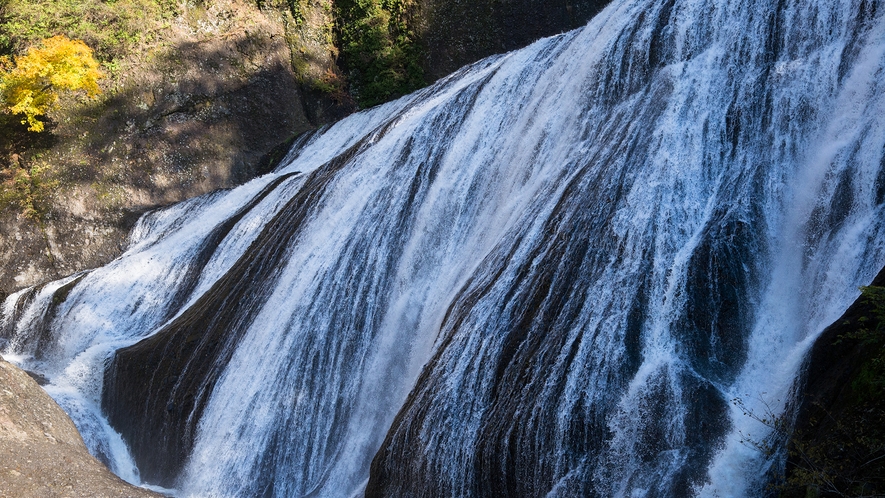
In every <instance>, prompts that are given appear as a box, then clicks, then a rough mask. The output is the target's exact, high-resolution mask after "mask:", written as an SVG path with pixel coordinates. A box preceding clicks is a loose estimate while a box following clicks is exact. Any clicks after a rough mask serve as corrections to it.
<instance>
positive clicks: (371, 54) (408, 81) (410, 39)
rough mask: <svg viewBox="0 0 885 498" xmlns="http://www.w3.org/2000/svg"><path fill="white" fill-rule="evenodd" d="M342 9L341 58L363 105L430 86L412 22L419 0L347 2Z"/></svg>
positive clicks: (339, 15) (339, 5)
mask: <svg viewBox="0 0 885 498" xmlns="http://www.w3.org/2000/svg"><path fill="white" fill-rule="evenodd" d="M336 7H337V10H338V12H337V20H338V25H337V32H338V38H339V47H340V59H339V62H340V63H341V65H342V67H343V68H344V70H345V72H346V73H347V75H348V77H349V80H350V83H351V93H352V94H353V96H354V97H355V99H356V100H357V102H359V104H360V105H361V106H363V107H368V106H372V105H376V104H379V103H382V102H385V101H388V100H391V99H393V98H396V97H398V96H401V95H405V94H406V93H409V92H411V91H413V90H416V89H418V88H421V87H423V86H425V85H426V81H425V80H424V71H423V69H422V65H421V61H422V58H423V50H422V48H421V46H420V44H419V42H418V37H417V35H416V33H415V32H414V30H413V29H412V26H410V16H411V14H412V12H413V10H414V9H416V8H417V6H416V4H415V2H414V0H341V1H339V2H337V3H336Z"/></svg>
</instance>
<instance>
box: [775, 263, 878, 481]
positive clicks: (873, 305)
mask: <svg viewBox="0 0 885 498" xmlns="http://www.w3.org/2000/svg"><path fill="white" fill-rule="evenodd" d="M871 285H872V286H876V287H885V268H883V269H882V271H880V272H879V274H878V276H876V278H875V279H874V280H873V282H872V284H871ZM882 297H885V294H882V295H880V296H879V299H881V298H882ZM883 307H885V302H881V301H879V302H877V301H876V298H873V297H872V296H871V295H862V296H861V297H860V298H858V299H857V301H855V302H854V304H852V305H851V306H850V307H849V308H848V310H846V311H845V313H844V314H843V315H842V316H841V317H840V318H839V319H838V320H836V321H835V322H834V323H833V324H832V325H830V326H829V327H827V328H826V330H824V331H823V332H822V333H821V335H820V337H818V339H817V340H816V341H815V344H814V346H813V347H812V349H811V351H810V353H809V355H808V359H807V367H806V370H805V372H804V375H803V378H802V379H800V381H799V383H798V386H799V388H798V390H797V391H798V396H797V412H796V422H795V429H794V432H793V435H792V437H791V439H790V442H789V448H790V456H789V458H788V461H787V469H786V482H785V483H783V486H784V487H785V489H784V492H783V493H782V496H785V497H794V496H795V497H797V498H798V497H803V496H860V495H865V496H883V495H882V493H885V382H883V381H885V365H883V364H882V363H883V358H885V337H883V335H885V320H883V317H882V313H883ZM877 308H878V309H877ZM806 488H808V489H806ZM818 493H819V494H818Z"/></svg>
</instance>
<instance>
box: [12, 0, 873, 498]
mask: <svg viewBox="0 0 885 498" xmlns="http://www.w3.org/2000/svg"><path fill="white" fill-rule="evenodd" d="M778 4H779V3H778V2H774V1H761V0H757V1H750V0H743V1H730V2H714V1H702V0H686V1H675V2H666V1H655V0H624V1H616V2H614V3H613V4H612V5H611V6H609V8H607V9H606V10H605V11H603V12H602V13H601V14H600V15H599V16H597V17H596V18H595V19H594V20H593V21H591V23H590V24H589V25H588V26H587V27H586V28H584V29H582V30H578V31H575V32H571V33H567V34H564V35H561V36H558V37H554V38H550V39H545V40H541V41H539V42H538V43H536V44H534V45H532V46H531V47H528V48H526V49H523V50H521V51H517V52H513V53H510V54H507V55H504V56H499V57H494V58H491V59H488V60H486V61H482V62H480V63H478V64H476V65H474V66H472V67H469V68H466V69H464V70H462V71H461V72H459V73H458V74H456V75H453V76H452V77H449V78H447V79H446V80H445V81H441V82H439V83H437V84H436V85H434V86H433V87H431V88H429V89H425V90H423V91H420V92H418V93H416V94H414V95H411V96H408V97H405V98H403V99H400V100H399V101H396V102H393V103H390V104H386V105H384V106H381V107H378V108H375V109H372V110H369V111H366V112H362V113H359V114H357V115H355V116H352V117H350V118H348V119H346V120H344V121H342V122H340V123H338V124H336V125H334V126H332V127H330V128H328V129H326V130H323V131H322V132H320V133H318V134H316V135H314V136H312V137H310V139H309V140H308V141H306V143H302V144H299V148H298V149H297V150H295V151H293V153H292V154H290V157H289V161H288V162H287V163H286V164H284V165H283V166H282V167H281V168H280V169H279V170H278V171H276V172H275V173H273V174H271V175H268V176H265V177H262V178H259V179H256V180H253V181H252V182H250V183H248V184H246V185H244V186H242V187H240V188H238V189H235V190H232V191H228V192H218V193H215V194H211V195H208V196H204V197H202V198H199V199H194V200H191V201H188V202H186V203H182V204H180V205H177V206H174V207H171V208H168V209H166V210H162V211H159V212H156V213H152V214H150V215H148V216H147V217H145V218H144V219H142V220H141V222H140V224H139V226H138V227H137V228H136V229H135V232H134V233H133V236H132V239H133V242H132V245H131V247H130V249H129V250H128V251H127V252H126V253H125V254H124V255H123V256H122V257H121V258H119V259H118V260H116V261H114V262H112V263H111V264H109V265H108V266H106V267H104V268H100V269H97V270H94V271H92V272H90V273H88V274H85V275H83V276H82V280H79V281H78V282H76V284H75V285H74V287H73V289H72V290H71V291H70V294H69V295H68V296H67V298H66V299H64V300H63V302H61V303H60V304H59V305H58V307H57V308H56V309H55V311H54V315H52V316H44V314H45V310H47V309H50V306H49V303H50V302H51V301H52V299H53V295H54V294H55V293H56V291H57V290H58V289H59V288H61V287H62V286H64V285H65V284H69V283H71V282H73V281H74V279H73V278H69V279H66V280H64V281H60V282H56V283H52V284H48V285H47V286H45V287H43V288H41V289H38V290H35V292H32V293H28V292H22V293H18V294H15V295H13V296H10V297H9V298H8V299H7V301H6V302H5V303H4V306H3V315H2V319H3V321H4V322H3V329H2V330H0V332H2V334H3V335H0V337H9V338H10V340H9V341H8V344H7V345H6V348H5V350H4V354H5V355H6V354H8V355H13V354H15V355H19V356H16V359H17V360H18V363H19V364H21V365H23V366H25V367H27V368H29V369H31V370H34V371H37V372H40V373H42V374H44V375H46V376H47V377H48V378H49V379H50V380H51V382H52V384H51V385H50V386H49V387H48V389H47V390H48V391H49V392H50V394H52V395H53V396H54V397H55V398H56V399H57V400H59V402H60V403H61V404H62V406H63V407H65V408H66V410H68V412H69V413H71V415H72V417H73V418H74V420H75V422H76V423H77V425H78V427H79V428H80V430H81V431H82V432H83V433H84V437H85V439H86V440H87V443H88V444H89V445H90V448H91V449H92V451H93V452H94V453H97V454H101V455H104V456H105V458H107V459H108V460H109V461H110V462H111V464H112V467H113V468H114V470H115V471H116V472H117V473H119V474H120V475H121V476H123V477H124V478H127V479H129V480H132V481H138V480H139V479H140V478H139V476H138V474H137V471H135V470H134V469H133V462H132V460H131V458H130V457H129V455H128V454H127V453H126V451H125V448H124V447H123V444H122V440H121V439H120V437H119V435H118V434H116V433H115V432H114V431H113V430H112V429H110V427H109V426H108V425H107V422H106V420H105V419H104V418H103V417H102V416H101V415H100V409H99V406H100V405H101V399H102V395H103V394H102V389H103V386H102V381H103V375H104V368H105V363H106V361H107V358H108V357H109V356H111V355H112V354H113V352H114V351H116V350H118V349H119V348H123V347H126V346H129V345H131V344H134V343H136V342H138V341H139V340H141V339H142V338H144V337H148V336H151V335H152V334H154V333H156V332H157V331H158V330H161V329H163V327H164V325H166V324H170V323H175V321H176V319H177V317H181V316H182V314H183V313H184V312H185V310H187V309H188V308H190V307H192V306H194V305H195V303H197V302H198V300H199V299H200V298H201V296H205V295H207V293H208V292H209V291H210V290H211V289H212V288H213V286H215V285H216V284H217V283H218V282H220V281H222V280H223V279H224V277H225V275H226V274H229V273H230V272H236V271H240V266H237V264H236V263H237V261H238V260H239V259H240V258H241V257H243V256H244V255H245V254H248V253H249V251H251V250H254V247H253V248H251V249H250V247H252V246H253V243H255V242H256V241H261V240H263V239H262V237H263V235H262V230H263V229H264V228H265V227H266V226H267V225H268V224H269V223H271V220H272V219H274V217H275V216H282V215H285V213H288V212H290V210H293V209H295V210H297V209H298V208H299V206H292V205H289V204H287V203H288V202H289V200H290V199H293V198H298V197H297V196H298V195H303V197H301V198H299V199H301V200H299V202H300V203H303V206H302V207H304V208H305V210H306V213H307V214H306V216H304V217H303V218H298V221H297V223H296V224H295V225H293V226H288V225H281V227H282V228H279V230H280V231H281V237H282V240H283V243H282V246H281V249H280V250H279V251H274V252H272V253H268V254H269V256H267V257H266V259H262V260H261V261H259V263H261V264H266V265H271V267H272V271H271V272H270V273H269V274H268V275H270V276H269V277H268V278H267V279H265V280H262V281H256V282H254V285H253V290H252V291H251V293H252V294H251V295H253V296H258V298H256V299H257V306H258V308H257V309H255V310H254V311H255V313H254V314H253V315H252V316H250V318H249V319H248V320H247V322H246V323H237V324H231V325H230V327H231V328H232V329H234V328H236V329H237V330H239V331H241V332H242V335H241V338H240V339H239V340H238V341H235V342H234V344H233V345H232V346H231V347H232V348H233V349H232V351H231V356H230V359H229V361H228V362H227V364H226V365H222V366H221V367H222V374H221V375H220V377H219V378H218V379H217V381H216V382H214V383H207V384H205V385H204V386H203V389H204V390H206V392H208V393H210V395H209V397H208V402H207V404H206V406H205V409H204V410H203V412H202V414H201V415H202V416H201V417H200V418H199V419H198V420H194V421H193V425H194V427H196V431H197V432H196V439H195V441H194V445H193V448H192V450H191V451H190V453H189V458H188V459H187V461H186V464H185V466H184V468H183V469H181V473H180V475H179V476H178V477H177V479H176V480H175V481H174V483H173V484H174V485H175V487H176V488H177V491H176V492H177V493H178V494H180V495H182V496H258V495H269V496H307V495H310V496H351V495H353V494H358V493H361V492H362V490H363V489H364V487H366V486H367V481H370V479H369V464H370V462H371V460H372V458H373V457H374V456H375V455H376V453H378V455H379V456H378V457H377V458H376V463H377V464H378V469H379V471H380V472H381V473H379V474H377V475H374V476H373V479H374V481H370V482H369V487H370V488H371V487H372V486H376V485H377V486H379V487H378V488H377V489H382V490H386V492H387V493H388V494H391V495H397V494H398V495H409V496H433V495H434V494H436V495H440V494H441V495H446V496H456V495H458V496H469V495H476V494H489V493H499V494H500V493H505V494H507V493H510V494H518V495H529V494H534V495H537V494H549V495H550V496H583V495H594V494H595V495H599V496H684V495H685V494H687V493H690V492H691V493H696V494H699V495H702V496H753V495H755V494H756V493H758V486H759V485H760V480H761V479H763V475H764V473H765V472H766V470H767V468H768V466H769V465H770V464H771V463H770V462H767V461H764V460H763V459H761V458H760V457H759V455H758V454H756V453H754V452H753V451H752V450H751V449H749V448H747V447H745V446H743V445H741V444H740V443H739V438H738V434H739V433H744V434H747V433H749V434H752V435H758V436H759V437H760V438H762V437H764V435H765V432H764V428H763V427H759V426H757V425H754V423H753V421H752V420H750V419H749V418H748V417H745V416H743V414H742V412H741V411H740V410H736V409H734V408H732V407H731V404H730V400H731V399H732V398H735V397H740V398H742V399H743V400H744V401H745V403H746V405H747V407H748V408H750V409H753V410H757V411H758V410H762V409H764V407H765V406H766V405H767V406H769V407H771V408H772V409H774V410H775V411H777V410H781V409H783V403H784V402H785V401H786V400H787V395H788V392H787V391H788V389H789V388H790V386H791V384H792V382H793V379H794V378H795V375H796V373H797V368H798V365H799V363H800V362H801V359H802V355H803V353H804V352H805V350H806V349H807V348H808V347H809V345H810V344H811V342H812V341H813V339H814V337H815V335H816V334H817V333H818V332H820V330H822V328H823V327H825V326H826V325H828V324H829V323H831V322H832V321H833V320H835V319H836V318H837V317H838V316H839V314H840V313H841V311H843V310H844V309H845V308H846V307H847V306H848V305H849V304H850V303H851V302H852V301H853V300H854V299H855V298H856V297H857V295H858V290H857V287H858V286H859V285H864V284H867V283H869V281H870V280H871V279H872V277H873V275H874V274H875V273H876V271H878V270H879V269H880V268H881V267H882V266H883V265H885V233H883V231H885V207H883V199H882V194H881V193H879V191H880V190H882V189H883V188H885V187H883V186H881V183H882V182H885V174H883V172H882V170H883V150H885V122H883V121H882V119H881V116H883V115H885V91H883V90H885V88H883V85H885V76H883V72H885V19H883V14H885V5H883V4H882V2H876V1H867V2H861V1H859V0H851V1H849V0H844V1H837V2H834V1H824V0H819V1H809V2H782V5H778ZM861 4H863V5H865V6H866V7H865V9H866V10H864V9H862V8H861V7H862V5H861ZM871 6H873V7H876V9H874V10H875V14H873V13H872V12H873V11H872V10H871ZM342 158H343V159H342ZM336 161H337V162H336ZM341 161H343V163H342V162H341ZM294 172H300V174H296V175H294V176H291V177H286V178H285V179H282V178H283V175H287V174H290V173H294ZM278 178H279V179H282V181H281V182H280V183H279V185H276V186H275V187H274V188H273V190H272V191H270V192H269V193H267V195H266V196H265V197H262V198H261V200H260V201H259V202H257V203H256V204H255V205H254V206H251V208H249V209H248V210H247V211H246V212H244V213H243V212H241V211H242V209H243V206H245V205H246V204H247V203H248V202H249V201H250V200H252V199H253V198H255V197H256V196H257V195H259V193H260V192H262V191H263V189H265V187H268V186H270V185H272V184H273V182H274V181H275V180H276V179H278ZM310 189H314V190H315V192H314V191H313V190H310ZM308 191H309V193H311V195H304V194H305V193H306V192H308ZM237 213H239V214H240V215H241V216H242V217H241V218H240V219H239V220H238V221H237V222H236V223H235V224H234V226H233V227H232V228H231V229H230V230H229V231H228V232H226V235H224V237H223V238H222V239H221V240H219V241H217V247H218V248H217V249H215V248H214V247H210V248H209V250H211V253H210V255H209V257H208V259H205V260H201V259H199V257H198V255H200V254H204V252H205V249H206V247H205V246H206V244H207V243H208V242H207V241H209V240H214V239H212V238H211V237H212V236H213V235H212V234H213V230H214V229H215V228H216V227H218V226H220V225H221V224H223V223H224V221H225V220H227V219H230V218H231V217H232V216H234V215H237ZM281 213H282V214H281ZM213 302H214V301H213ZM17 304H18V305H20V311H18V312H16V305H17ZM227 305H231V304H230V303H228V304H227ZM209 318H211V316H210V317H209ZM44 326H45V328H46V330H48V331H49V334H48V336H47V337H49V338H51V340H47V341H44V342H43V343H42V345H41V343H40V341H39V340H38V339H37V337H39V335H40V332H39V331H40V330H43V328H44ZM189 368H192V367H189ZM422 371H423V372H424V373H423V374H422V375H421V376H420V378H419V374H421V372H422ZM410 392H411V393H412V395H411V397H410V398H409V399H408V401H407V396H409V393H410ZM398 412H400V417H399V418H398V419H397V420H396V421H394V417H395V416H396V415H397V413H398ZM386 436H387V437H388V439H387V440H386V441H385V437H386ZM156 437H157V438H158V439H160V438H161V437H162V435H157V436H156ZM505 443H506V444H505ZM507 445H509V446H507ZM514 448H516V449H517V451H512V452H511V451H508V450H512V449H514ZM379 452H380V453H379ZM136 460H137V458H136ZM704 469H706V470H704ZM382 473H383V474H384V476H386V477H382V476H381V475H382ZM172 477H174V476H172ZM408 486H414V487H413V488H411V489H410V488H408ZM494 486H501V487H499V488H495V487H494Z"/></svg>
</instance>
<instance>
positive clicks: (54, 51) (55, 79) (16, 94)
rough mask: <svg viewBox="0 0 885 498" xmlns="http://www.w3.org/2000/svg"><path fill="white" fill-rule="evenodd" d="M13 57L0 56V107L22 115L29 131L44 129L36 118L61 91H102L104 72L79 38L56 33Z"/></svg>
mask: <svg viewBox="0 0 885 498" xmlns="http://www.w3.org/2000/svg"><path fill="white" fill-rule="evenodd" d="M14 60H15V63H14V64H13V63H12V62H11V61H10V59H9V58H8V57H2V58H0V97H2V103H3V107H2V110H3V111H4V112H6V113H8V114H14V115H23V116H24V118H23V119H22V124H25V123H27V125H28V131H35V132H41V131H43V129H44V123H43V121H40V120H39V119H38V118H39V117H40V116H45V115H46V113H47V112H49V110H50V109H51V108H52V107H53V106H54V105H56V103H57V102H58V98H59V93H60V92H63V91H71V92H73V91H78V90H83V91H85V92H86V95H88V96H89V97H95V96H97V95H98V94H99V93H100V92H101V90H99V88H98V80H99V79H101V78H103V77H104V74H102V72H101V71H100V70H99V69H98V62H96V60H95V58H93V56H92V49H90V48H89V47H88V46H86V44H85V43H83V41H82V40H71V39H69V38H68V37H66V36H64V35H56V36H53V37H52V38H47V39H46V40H43V41H42V42H40V44H39V45H37V46H32V47H29V48H28V51H27V53H26V54H25V55H22V56H16V57H15V59H14Z"/></svg>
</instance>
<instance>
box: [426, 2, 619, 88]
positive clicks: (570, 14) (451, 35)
mask: <svg viewBox="0 0 885 498" xmlns="http://www.w3.org/2000/svg"><path fill="white" fill-rule="evenodd" d="M609 1H610V0H557V1H545V0H475V1H463V0H460V1H454V2H452V1H449V0H420V5H421V19H420V21H419V26H418V30H419V33H420V37H421V39H422V42H423V43H424V44H425V46H426V48H427V59H426V62H425V72H426V75H427V78H428V80H429V81H434V80H436V79H438V78H441V77H443V76H445V75H447V74H449V73H451V72H452V71H454V70H456V69H458V68H459V67H461V66H463V65H465V64H469V63H471V62H474V61H477V60H479V59H481V58H483V57H486V56H489V55H492V54H498V53H502V52H507V51H510V50H515V49H517V48H520V47H524V46H526V45H528V44H529V43H531V42H533V41H535V40H537V39H538V38H542V37H545V36H551V35H555V34H558V33H563V32H565V31H570V30H572V29H575V28H578V27H580V26H583V25H585V24H587V22H588V21H589V20H590V19H591V18H592V17H593V16H594V15H596V13H597V12H599V11H600V10H602V8H603V7H605V6H606V5H608V3H609Z"/></svg>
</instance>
